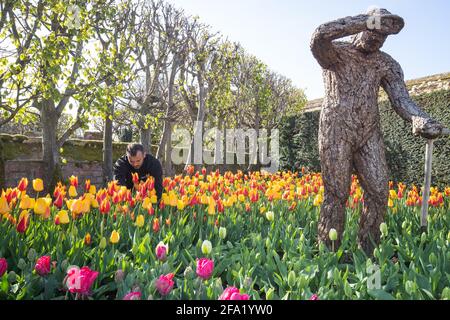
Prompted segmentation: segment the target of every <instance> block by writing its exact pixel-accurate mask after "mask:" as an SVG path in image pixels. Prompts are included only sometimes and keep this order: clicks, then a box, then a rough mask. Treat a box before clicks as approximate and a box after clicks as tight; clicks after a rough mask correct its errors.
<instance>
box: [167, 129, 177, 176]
mask: <svg viewBox="0 0 450 320" xmlns="http://www.w3.org/2000/svg"><path fill="white" fill-rule="evenodd" d="M167 125H168V128H167V140H166V147H165V150H166V152H165V157H164V174H165V175H166V176H169V177H171V176H174V173H175V172H174V170H173V165H172V159H171V155H172V138H171V137H172V122H168V124H167Z"/></svg>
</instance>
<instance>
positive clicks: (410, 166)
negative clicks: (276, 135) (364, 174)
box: [280, 90, 450, 187]
mask: <svg viewBox="0 0 450 320" xmlns="http://www.w3.org/2000/svg"><path fill="white" fill-rule="evenodd" d="M412 99H413V100H414V101H415V102H416V103H417V104H418V105H419V106H420V107H421V108H422V109H423V110H424V111H426V112H427V113H428V114H430V115H431V116H432V117H433V118H434V119H436V120H438V121H440V122H441V123H443V124H444V125H445V126H447V127H450V91H449V90H441V91H435V92H432V93H427V94H422V95H419V96H414V97H412ZM379 108H380V115H381V124H382V130H383V135H384V141H385V146H386V158H387V162H388V164H389V169H390V177H391V180H393V181H395V182H400V181H401V182H404V183H407V184H411V183H414V184H418V185H422V184H423V179H424V160H425V159H424V157H425V143H426V140H425V139H423V138H420V137H415V136H414V135H413V134H412V131H411V130H412V129H411V128H412V127H411V124H409V123H407V122H406V121H404V120H402V119H401V118H400V116H399V115H397V114H396V113H395V111H394V110H393V108H392V107H391V105H390V103H389V101H381V102H380V103H379ZM319 115H320V111H316V112H309V113H304V114H301V115H300V116H297V117H289V118H286V119H285V121H284V122H283V124H284V125H283V127H282V128H281V129H280V145H281V151H280V152H281V160H280V164H281V168H282V169H284V170H300V169H301V167H302V166H305V167H307V168H309V169H310V170H312V171H320V160H319V151H318V142H317V136H318V130H319V128H318V127H319ZM449 157H450V137H442V138H439V139H438V140H436V141H435V143H434V151H433V170H432V184H433V185H438V186H440V187H443V186H448V185H450V161H449Z"/></svg>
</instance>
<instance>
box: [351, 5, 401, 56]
mask: <svg viewBox="0 0 450 320" xmlns="http://www.w3.org/2000/svg"><path fill="white" fill-rule="evenodd" d="M366 14H367V15H368V16H369V18H368V19H367V30H365V31H363V32H360V33H358V34H356V35H355V36H354V37H353V39H352V42H353V44H354V45H355V46H356V47H357V48H358V49H359V50H361V51H363V52H366V53H371V52H375V51H378V50H380V48H381V47H382V46H383V44H384V42H385V41H386V38H387V37H388V35H390V34H397V33H399V32H400V30H402V29H403V27H404V25H405V23H404V21H403V19H402V18H401V17H399V16H397V15H394V14H391V13H390V12H389V11H388V10H386V9H382V8H371V9H369V10H368V11H367V13H366Z"/></svg>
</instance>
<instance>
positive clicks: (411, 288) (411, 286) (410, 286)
mask: <svg viewBox="0 0 450 320" xmlns="http://www.w3.org/2000/svg"><path fill="white" fill-rule="evenodd" d="M405 291H406V293H408V294H412V293H414V292H415V291H416V284H415V283H414V282H413V281H411V280H408V281H406V283H405Z"/></svg>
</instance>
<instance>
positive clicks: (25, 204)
mask: <svg viewBox="0 0 450 320" xmlns="http://www.w3.org/2000/svg"><path fill="white" fill-rule="evenodd" d="M30 204H31V198H30V197H29V196H28V195H23V196H22V199H21V200H20V205H19V208H20V209H28V208H29V207H30Z"/></svg>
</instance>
